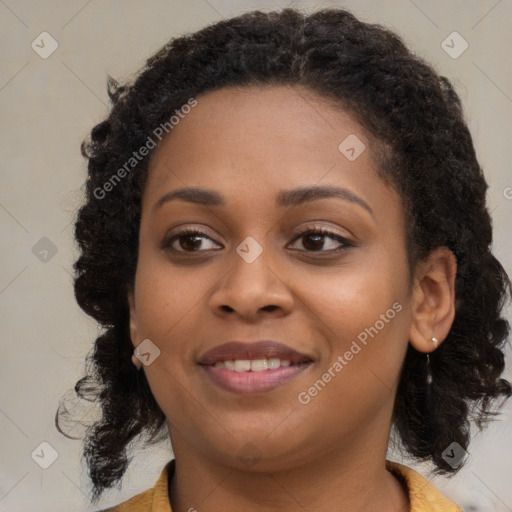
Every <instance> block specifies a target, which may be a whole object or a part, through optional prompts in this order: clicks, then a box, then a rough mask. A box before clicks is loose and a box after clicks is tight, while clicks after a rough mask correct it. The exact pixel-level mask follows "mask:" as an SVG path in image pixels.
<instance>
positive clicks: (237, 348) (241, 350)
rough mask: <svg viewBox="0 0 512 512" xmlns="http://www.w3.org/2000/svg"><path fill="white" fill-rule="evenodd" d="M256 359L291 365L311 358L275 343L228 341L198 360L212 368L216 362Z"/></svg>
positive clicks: (305, 361) (267, 341) (269, 341)
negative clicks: (276, 360)
mask: <svg viewBox="0 0 512 512" xmlns="http://www.w3.org/2000/svg"><path fill="white" fill-rule="evenodd" d="M256 359H267V360H268V359H281V360H287V361H290V363H292V364H300V363H307V362H311V361H312V358H311V357H309V356H307V355H306V354H302V353H300V352H297V351H296V350H294V349H292V348H291V347H288V346H287V345H283V344H282V343H279V342H277V341H271V340H262V341H256V342H252V343H244V342H241V341H230V342H228V343H224V344H223V345H219V346H217V347H214V348H212V349H211V350H209V351H208V352H206V353H205V354H203V355H202V356H201V357H200V358H199V363H198V364H201V365H205V366H213V365H214V364H215V363H217V362H224V361H236V360H249V361H252V360H256Z"/></svg>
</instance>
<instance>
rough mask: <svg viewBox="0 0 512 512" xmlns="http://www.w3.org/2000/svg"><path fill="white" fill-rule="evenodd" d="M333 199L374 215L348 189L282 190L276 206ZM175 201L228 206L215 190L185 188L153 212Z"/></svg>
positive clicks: (164, 199) (165, 198)
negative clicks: (359, 207)
mask: <svg viewBox="0 0 512 512" xmlns="http://www.w3.org/2000/svg"><path fill="white" fill-rule="evenodd" d="M331 197H337V198H340V199H344V200H346V201H350V202H352V203H355V204H357V205H359V206H361V207H363V208H364V209H365V210H367V211H368V212H369V213H370V214H371V215H373V209H372V208H371V206H370V205H369V204H368V203H367V202H366V201H364V200H363V199H361V198H360V197H359V196H357V195H356V194H354V193H353V192H351V191H350V190H348V189H346V188H341V187H334V186H312V187H300V188H294V189H291V190H281V191H280V192H279V193H278V194H277V198H276V205H277V206H281V207H286V206H297V205H300V204H304V203H307V202H310V201H315V200H318V199H326V198H331ZM173 200H181V201H187V202H189V203H195V204H201V205H205V206H226V200H225V198H224V196H222V195H221V194H219V193H218V192H216V191H215V190H210V189H205V188H200V187H184V188H179V189H176V190H173V191H171V192H168V193H167V194H165V195H163V196H162V197H161V198H160V199H159V200H158V201H157V202H156V203H155V206H154V207H153V211H156V210H157V209H158V208H160V207H161V206H163V205H164V204H165V203H168V202H169V201H173Z"/></svg>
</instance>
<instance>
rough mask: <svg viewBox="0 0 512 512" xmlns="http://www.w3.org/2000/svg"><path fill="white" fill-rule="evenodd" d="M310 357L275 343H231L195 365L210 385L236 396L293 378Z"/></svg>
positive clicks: (306, 365) (271, 387) (280, 384)
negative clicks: (206, 377) (211, 383)
mask: <svg viewBox="0 0 512 512" xmlns="http://www.w3.org/2000/svg"><path fill="white" fill-rule="evenodd" d="M312 363H313V358H312V357H310V356H308V355H307V354H302V353H300V352H297V351H296V350H294V349H292V348H291V347H288V346H286V345H283V344H282V343H278V342H276V341H269V340H263V341H257V342H252V343H244V342H241V341H231V342H229V343H225V344H223V345H219V346H217V347H214V348H213V349H211V350H209V351H207V352H206V353H205V354H203V355H202V356H200V358H199V361H198V365H199V366H200V368H202V369H203V370H204V372H205V373H206V375H207V376H208V377H209V379H210V382H213V383H214V384H215V385H217V386H218V387H220V388H221V389H223V390H227V391H230V392H232V393H237V394H245V395H248V394H254V393H263V392H268V391H271V390H273V389H275V388H277V387H279V386H282V385H283V384H285V383H286V382H289V381H290V380H292V379H294V378H296V377H297V376H298V375H300V374H301V373H302V372H304V371H305V370H307V369H308V368H309V367H310V366H311V364H312Z"/></svg>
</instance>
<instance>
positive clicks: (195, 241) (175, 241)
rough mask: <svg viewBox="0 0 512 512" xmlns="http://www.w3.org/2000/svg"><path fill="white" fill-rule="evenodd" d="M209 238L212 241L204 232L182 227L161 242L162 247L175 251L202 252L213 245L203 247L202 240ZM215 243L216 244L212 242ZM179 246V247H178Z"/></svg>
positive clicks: (210, 248)
mask: <svg viewBox="0 0 512 512" xmlns="http://www.w3.org/2000/svg"><path fill="white" fill-rule="evenodd" d="M205 240H209V241H210V242H213V240H212V239H211V238H210V237H209V236H207V235H206V234H205V233H203V232H202V231H200V230H198V229H191V228H189V229H184V230H183V231H180V232H179V233H177V234H175V235H173V236H172V237H170V238H166V239H165V240H164V241H163V242H162V249H171V250H172V251H175V252H185V253H187V252H188V253H190V252H203V251H205V250H212V249H213V247H206V248H205V247H204V245H205V244H204V243H203V242H204V241H205ZM214 244H215V245H218V244H216V243H214ZM178 247H181V248H178Z"/></svg>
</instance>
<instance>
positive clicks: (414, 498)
mask: <svg viewBox="0 0 512 512" xmlns="http://www.w3.org/2000/svg"><path fill="white" fill-rule="evenodd" d="M386 467H387V469H388V470H389V471H391V472H392V473H393V474H394V475H396V476H397V477H398V478H400V479H401V480H402V481H403V482H404V483H405V484H406V486H407V489H408V491H409V499H410V501H411V512H463V511H462V509H461V508H460V507H459V506H458V505H457V504H456V503H454V502H453V501H450V500H449V499H448V498H446V497H445V496H444V495H443V494H442V493H441V492H440V491H439V490H438V489H437V488H436V487H434V485H432V484H431V483H430V482H429V481H428V480H427V479H426V478H425V477H423V476H421V475H420V474H419V473H418V472H416V471H414V470H413V469H411V468H408V467H407V466H403V465H402V464H399V463H397V462H391V461H386Z"/></svg>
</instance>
